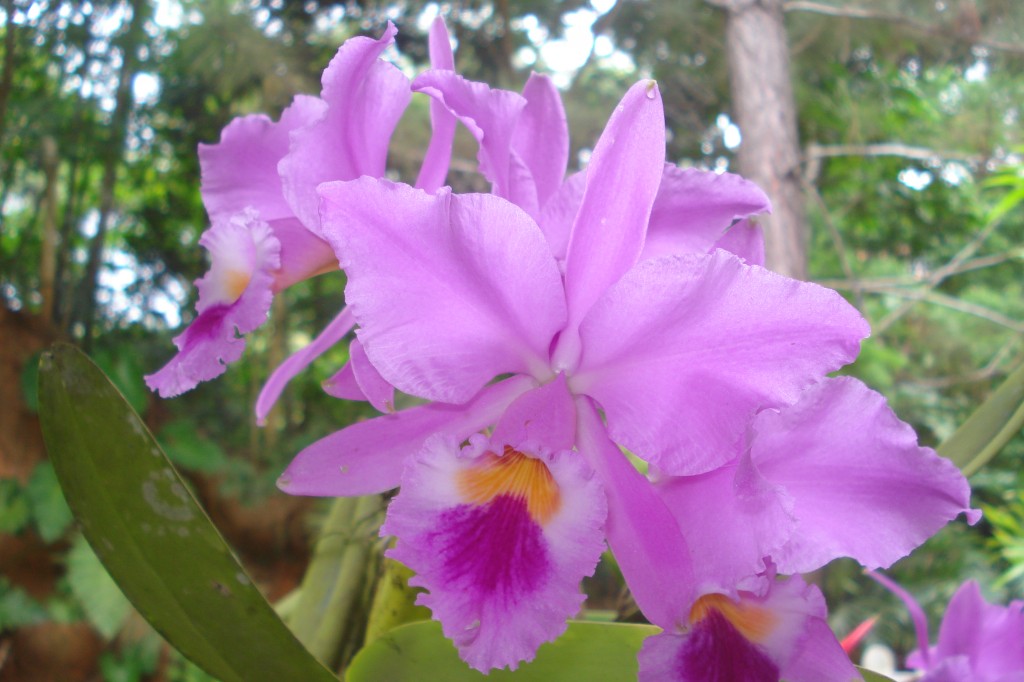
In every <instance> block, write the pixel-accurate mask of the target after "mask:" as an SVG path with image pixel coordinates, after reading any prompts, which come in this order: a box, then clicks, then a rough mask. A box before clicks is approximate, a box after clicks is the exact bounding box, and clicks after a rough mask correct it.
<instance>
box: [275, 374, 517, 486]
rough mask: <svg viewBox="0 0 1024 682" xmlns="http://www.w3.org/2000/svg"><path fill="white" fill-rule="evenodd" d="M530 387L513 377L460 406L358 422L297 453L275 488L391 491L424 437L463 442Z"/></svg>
mask: <svg viewBox="0 0 1024 682" xmlns="http://www.w3.org/2000/svg"><path fill="white" fill-rule="evenodd" d="M534 386H535V383H534V382H533V381H532V380H531V379H529V378H528V377H521V376H520V377H512V378H510V379H506V380H505V381H502V382H500V383H497V384H494V385H492V386H488V387H487V388H485V389H484V390H482V391H480V393H479V394H478V395H476V396H475V397H474V398H473V400H471V401H469V402H468V403H466V404H465V405H445V404H442V403H431V404H429V405H421V406H419V407H413V408H410V409H407V410H401V411H400V412H395V413H393V414H386V415H384V416H381V417H376V418H374V419H369V420H367V421H364V422H358V423H356V424H353V425H352V426H349V427H346V428H344V429H342V430H341V431H337V432H335V433H332V434H331V435H329V436H327V437H325V438H321V439H320V440H318V441H317V442H315V443H313V444H312V445H310V446H309V447H307V448H306V449H304V450H303V451H302V452H300V453H299V454H298V455H297V456H296V457H295V459H293V460H292V463H291V464H289V465H288V468H287V469H285V472H284V473H283V474H281V478H279V479H278V481H277V487H278V488H280V489H281V490H283V491H284V492H286V493H288V494H289V495H314V496H329V497H345V496H349V495H370V494H374V493H379V492H383V491H385V490H390V489H391V488H394V487H396V486H397V485H398V484H399V481H400V480H401V477H402V469H403V468H404V467H405V465H406V462H407V460H408V459H409V457H411V456H412V455H414V454H415V453H416V452H418V451H419V450H420V449H421V448H422V447H423V443H424V442H425V441H426V440H427V439H428V438H430V437H431V436H433V435H436V434H439V435H444V436H451V437H452V438H455V439H456V440H457V441H462V440H463V439H465V438H467V437H468V436H469V435H470V434H473V433H476V432H477V431H479V430H480V429H482V428H484V427H486V426H489V425H491V424H493V423H494V422H495V421H497V419H498V417H499V416H500V415H501V414H502V412H504V411H505V408H507V407H508V405H509V403H511V402H512V401H513V400H515V399H516V398H517V397H518V396H519V395H521V394H522V393H524V392H525V391H528V390H529V389H530V388H532V387H534Z"/></svg>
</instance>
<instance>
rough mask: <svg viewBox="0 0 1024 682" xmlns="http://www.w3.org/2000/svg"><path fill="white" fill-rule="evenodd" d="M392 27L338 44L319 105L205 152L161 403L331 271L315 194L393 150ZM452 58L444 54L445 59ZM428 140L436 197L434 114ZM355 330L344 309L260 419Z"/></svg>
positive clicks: (443, 139)
mask: <svg viewBox="0 0 1024 682" xmlns="http://www.w3.org/2000/svg"><path fill="white" fill-rule="evenodd" d="M395 33H396V29H395V27H394V26H393V25H390V24H389V25H388V28H387V30H386V31H385V32H384V34H383V35H382V36H381V37H380V38H379V39H377V40H374V39H371V38H366V37H356V38H352V39H350V40H348V41H346V42H345V44H344V45H342V46H341V48H340V49H339V50H338V53H337V54H336V55H335V57H334V59H333V60H332V61H331V63H330V64H329V65H328V67H327V69H326V70H325V71H324V73H323V91H322V93H321V96H320V97H310V96H306V95H299V96H297V97H296V98H295V99H294V101H293V102H292V104H291V105H290V106H289V107H288V108H287V109H286V110H285V111H284V113H283V114H282V115H281V119H280V120H279V121H276V122H275V121H271V120H270V119H269V118H267V117H266V116H263V115H251V116H244V117H241V118H237V119H235V120H234V121H232V122H231V123H230V124H229V125H228V126H227V127H226V128H225V129H224V131H223V133H222V134H221V140H220V142H219V143H218V144H215V145H200V148H199V159H200V166H201V169H202V178H203V184H202V195H203V203H204V204H205V206H206V209H207V211H208V212H209V214H210V219H211V223H212V226H211V227H210V229H209V230H207V231H206V232H205V233H204V234H203V236H202V237H201V238H200V242H199V243H200V245H202V246H203V247H205V248H206V249H207V250H208V251H209V252H210V256H211V260H212V265H211V267H210V270H209V272H208V273H207V274H206V275H205V276H204V277H203V278H202V279H200V280H198V281H197V283H196V284H197V286H198V287H199V289H200V297H199V301H198V302H197V305H196V310H197V313H198V315H197V316H196V318H195V320H194V321H193V322H192V324H191V325H190V326H189V327H188V328H187V329H186V330H185V332H183V333H182V334H181V335H179V336H178V337H177V338H175V339H174V343H175V345H176V346H177V347H178V353H177V354H176V355H175V356H174V357H173V358H172V359H171V361H170V362H168V363H167V365H166V366H165V367H164V368H162V369H161V370H159V371H158V372H156V373H154V374H152V375H149V376H147V377H146V382H147V384H148V385H149V386H150V388H152V389H153V390H155V391H158V392H159V393H160V395H162V396H164V397H170V396H174V395H178V394H180V393H183V392H185V391H188V390H190V389H192V388H194V387H195V386H196V385H197V384H198V383H200V382H202V381H206V380H208V379H212V378H214V377H216V376H218V375H220V374H221V373H223V372H224V370H225V369H226V365H227V364H228V363H231V362H234V361H235V360H237V359H238V358H239V357H240V356H241V354H242V352H243V350H244V348H245V340H244V338H241V337H239V336H238V335H237V334H236V332H237V333H238V334H242V335H244V334H247V333H249V332H251V331H253V330H254V329H256V328H257V327H259V326H260V325H261V324H262V323H263V322H264V321H265V320H266V316H267V313H268V311H269V309H270V305H271V302H272V300H273V297H274V295H275V294H276V293H278V292H280V291H282V290H283V289H285V288H287V287H288V286H291V285H292V284H295V283H296V282H299V281H302V280H305V279H308V278H310V277H313V276H315V275H318V274H321V273H324V272H329V271H333V270H337V269H338V262H337V257H336V256H335V254H334V251H333V249H332V248H331V247H330V245H329V244H328V243H327V242H326V241H325V240H324V239H323V238H322V237H321V236H320V235H319V233H320V219H319V213H318V208H317V202H318V198H317V195H316V187H317V185H318V184H319V183H320V182H323V181H325V180H339V179H342V180H344V179H353V178H357V177H359V176H361V175H370V176H374V177H381V176H383V175H384V172H385V164H386V157H387V149H388V143H389V141H390V138H391V134H392V132H393V130H394V127H395V125H396V124H397V122H398V119H399V117H400V116H401V115H402V112H403V111H404V110H405V107H406V105H407V104H408V102H409V99H410V97H411V91H410V88H409V81H408V79H407V78H406V77H405V75H403V74H402V72H401V71H400V70H399V69H398V68H397V67H395V66H394V65H392V64H389V63H388V62H386V61H384V60H382V59H380V55H381V53H382V52H383V51H384V50H385V49H386V48H387V47H388V46H389V45H391V44H392V43H393V42H394V36H395ZM446 51H447V52H446ZM431 56H432V59H434V60H435V61H434V63H435V66H438V67H445V66H448V67H450V66H451V48H450V46H449V44H448V40H447V31H446V30H445V29H444V24H443V22H441V21H440V20H438V21H437V22H435V25H434V26H433V27H432V28H431ZM432 118H433V120H434V124H435V125H434V137H433V138H432V141H431V146H430V148H429V150H428V153H427V157H426V159H425V160H424V164H423V167H422V169H421V178H420V183H421V186H423V187H424V188H426V189H429V190H433V189H436V187H438V186H439V185H440V183H441V182H442V181H443V177H444V175H445V173H446V171H447V168H448V161H449V158H450V153H451V141H452V136H453V134H454V130H453V129H454V120H452V119H451V118H450V116H448V115H447V113H446V112H444V111H443V110H442V109H440V108H439V107H434V108H433V109H432ZM352 324H353V319H352V316H351V315H350V314H349V313H348V312H347V311H345V310H343V311H342V312H341V313H340V314H339V315H338V317H337V318H336V319H335V320H334V321H333V322H332V323H331V324H330V325H328V327H327V328H326V329H325V330H324V332H323V333H322V334H321V335H320V336H319V337H318V338H317V339H316V341H314V343H313V344H311V346H310V347H308V348H306V349H303V351H302V352H300V353H298V354H296V355H295V356H293V357H292V358H289V360H287V361H286V363H285V365H284V366H283V367H282V368H280V369H279V370H278V372H277V373H275V375H274V376H273V377H272V378H271V380H270V381H268V384H267V386H266V387H265V388H264V391H263V393H262V394H261V396H260V401H259V403H258V406H257V417H258V419H259V420H260V421H262V420H263V418H265V416H266V414H267V412H269V409H270V407H271V406H272V405H273V403H274V401H275V400H276V397H277V395H279V394H280V391H281V389H282V388H283V386H284V384H285V383H287V381H288V380H289V379H290V378H291V377H293V376H295V374H297V373H298V372H299V371H301V369H302V368H304V367H305V366H307V365H308V364H309V363H310V362H312V360H313V359H314V358H315V357H317V356H318V355H319V354H320V353H322V352H323V351H324V350H326V349H327V348H328V347H330V346H331V345H333V344H334V343H336V342H337V341H339V340H340V339H341V338H342V337H343V336H344V335H345V334H346V333H348V331H350V330H351V328H352Z"/></svg>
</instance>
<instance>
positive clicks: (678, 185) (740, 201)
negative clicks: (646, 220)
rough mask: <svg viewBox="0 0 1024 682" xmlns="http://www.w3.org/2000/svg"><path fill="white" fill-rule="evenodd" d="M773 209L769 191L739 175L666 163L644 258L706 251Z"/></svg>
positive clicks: (645, 244) (648, 231) (648, 230)
mask: <svg viewBox="0 0 1024 682" xmlns="http://www.w3.org/2000/svg"><path fill="white" fill-rule="evenodd" d="M770 209H771V203H770V202H769V201H768V197H767V196H766V195H765V193H764V192H762V191H761V189H760V188H759V187H758V186H757V185H755V184H754V183H753V182H751V181H749V180H746V179H744V178H742V177H740V176H739V175H734V174H732V173H721V174H719V173H714V172H712V171H703V170H699V169H696V168H678V167H676V166H673V165H671V164H666V165H665V168H664V172H663V174H662V177H661V185H660V186H659V187H658V196H657V198H655V200H654V207H653V208H652V209H651V219H650V225H649V227H648V228H647V239H646V241H645V242H644V250H643V254H642V255H641V256H640V258H641V259H647V258H657V257H658V256H665V255H670V254H677V253H706V252H707V251H708V250H709V249H710V248H711V247H712V245H713V244H714V243H715V242H717V241H718V240H719V239H721V238H722V237H723V236H724V235H725V234H726V230H728V229H729V226H730V225H732V224H733V222H735V221H737V220H740V219H742V218H747V217H748V216H751V215H754V214H755V213H764V212H765V211H768V210H770Z"/></svg>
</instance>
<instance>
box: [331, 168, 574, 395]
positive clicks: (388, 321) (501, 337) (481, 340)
mask: <svg viewBox="0 0 1024 682" xmlns="http://www.w3.org/2000/svg"><path fill="white" fill-rule="evenodd" d="M322 193H323V216H324V229H325V235H326V236H327V237H328V238H329V239H330V241H331V243H332V244H333V245H334V248H335V250H336V251H337V253H338V255H339V257H340V258H341V261H342V264H343V266H344V267H345V271H346V273H347V274H348V277H349V279H348V286H347V288H346V290H345V298H346V300H347V301H348V303H349V305H350V306H351V308H352V310H353V312H354V313H355V316H356V319H357V321H358V322H359V323H360V325H361V327H360V329H359V330H358V332H357V334H358V336H359V339H360V341H361V342H362V344H363V348H364V349H365V350H366V354H367V356H369V358H370V361H371V362H372V363H373V365H374V366H375V367H376V368H377V370H378V371H379V372H380V373H381V376H383V377H384V379H386V380H387V381H388V382H389V383H391V384H392V385H393V386H395V387H396V388H398V389H399V390H401V391H404V392H405V393H409V394H412V395H417V396H421V397H424V398H428V399H431V400H439V401H442V402H447V403H461V402H464V401H466V400H468V399H469V398H470V397H472V396H473V395H474V394H475V393H476V392H477V391H478V390H480V388H481V387H482V386H484V385H485V384H486V383H487V382H489V381H490V380H491V379H493V378H494V377H495V376H498V375H500V374H504V373H530V374H534V375H536V376H537V377H538V378H540V379H542V380H546V379H548V378H551V376H552V373H551V372H550V369H549V368H548V362H547V358H548V348H549V346H550V344H551V339H552V338H553V337H554V335H555V334H556V333H557V332H558V330H559V329H561V328H562V325H563V324H564V321H565V300H564V297H563V295H562V283H561V278H560V276H559V272H558V266H557V265H556V263H555V260H554V258H553V257H552V256H551V253H550V252H549V250H548V247H547V244H546V243H545V241H544V236H543V235H542V234H541V232H540V229H539V228H538V227H537V225H536V223H534V222H533V221H532V220H530V218H529V216H527V215H526V214H525V213H523V212H522V211H521V210H520V209H518V208H517V207H515V206H514V205H512V204H510V203H509V202H507V201H505V200H503V199H500V198H498V197H495V196H492V195H487V194H467V195H452V194H451V193H450V191H449V190H447V189H442V190H440V191H439V192H438V193H437V194H435V195H431V194H426V193H425V192H421V191H419V190H414V189H413V188H411V187H409V186H407V185H398V184H394V183H391V182H387V181H381V180H374V179H372V178H361V179H359V180H355V181H353V182H341V183H329V184H326V185H324V186H323V188H322Z"/></svg>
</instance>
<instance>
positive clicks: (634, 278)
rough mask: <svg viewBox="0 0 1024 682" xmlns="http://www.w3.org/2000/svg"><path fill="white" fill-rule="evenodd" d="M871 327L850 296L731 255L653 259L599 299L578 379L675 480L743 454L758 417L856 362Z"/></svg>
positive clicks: (631, 443) (625, 439) (623, 439)
mask: <svg viewBox="0 0 1024 682" xmlns="http://www.w3.org/2000/svg"><path fill="white" fill-rule="evenodd" d="M868 332H869V329H868V325H867V323H866V322H865V321H864V319H863V318H862V317H861V316H860V314H859V313H858V312H857V311H856V310H855V309H854V308H853V306H851V305H850V304H848V303H847V302H846V301H845V300H844V299H843V298H842V297H841V296H840V295H839V294H837V293H836V292H834V291H831V290H829V289H825V288H823V287H819V286H817V285H814V284H808V283H805V282H799V281H797V280H792V279H788V278H785V277H782V276H781V275H777V274H775V273H772V272H769V271H768V270H765V269H763V268H759V267H756V266H748V265H745V264H744V263H743V262H742V261H740V260H739V258H737V257H735V256H732V255H731V254H728V253H726V252H724V251H722V250H717V251H715V252H714V253H712V254H710V255H695V254H694V255H685V256H667V257H664V258H659V259H654V260H648V261H644V262H642V263H639V264H638V265H637V266H636V267H634V268H633V269H632V270H631V271H630V272H629V273H628V274H627V275H626V276H625V277H623V278H622V279H621V280H620V281H619V282H618V283H617V284H616V285H615V286H613V287H612V288H611V289H609V290H608V292H607V293H606V294H605V295H604V296H603V297H602V298H601V299H600V300H599V301H598V302H597V303H596V304H595V305H594V307H593V309H592V310H591V312H590V314H589V315H588V316H587V318H586V319H585V320H584V321H583V324H582V325H581V327H580V334H581V337H582V339H583V347H584V349H585V353H584V356H583V360H582V363H581V366H580V369H579V371H578V372H577V373H576V375H575V376H572V377H571V378H570V380H569V385H570V388H572V390H573V392H574V393H577V394H580V393H583V394H586V395H589V396H591V397H593V398H595V399H596V400H597V401H598V402H599V403H600V404H601V406H602V407H603V408H604V411H605V414H606V416H607V419H608V432H609V433H610V434H611V436H612V439H613V440H615V442H617V443H619V444H621V445H623V446H625V447H627V448H629V449H630V450H631V451H633V452H634V453H636V454H637V455H638V456H640V457H642V458H643V459H646V460H647V461H649V462H651V463H652V464H655V465H656V466H657V467H658V468H659V469H660V470H662V471H665V472H666V473H669V474H672V475H684V474H696V473H702V472H704V471H710V470H711V469H714V468H716V467H718V466H721V465H723V464H725V463H726V462H728V461H729V459H731V458H732V456H733V455H732V453H733V450H732V448H733V446H734V445H735V443H736V442H737V440H738V438H739V437H740V436H741V435H742V434H743V433H744V432H745V429H746V427H747V424H748V423H749V420H750V419H751V417H753V415H754V414H755V413H756V412H757V411H758V410H762V409H765V408H771V407H776V406H780V405H786V404H789V403H792V402H795V401H796V400H797V398H799V396H800V390H801V389H802V388H803V387H805V386H806V385H808V384H810V383H812V382H814V381H817V380H819V379H821V378H822V377H824V375H825V374H826V373H828V372H831V371H833V370H835V369H838V368H839V367H841V366H843V365H844V364H846V363H848V362H850V361H851V360H853V359H854V358H855V357H856V355H857V351H858V349H859V345H860V340H861V339H862V338H864V337H866V336H867V335H868Z"/></svg>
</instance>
